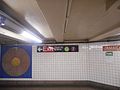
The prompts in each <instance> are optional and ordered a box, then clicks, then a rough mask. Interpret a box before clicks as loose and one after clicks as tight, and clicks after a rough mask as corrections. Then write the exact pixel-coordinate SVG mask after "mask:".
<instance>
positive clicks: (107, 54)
mask: <svg viewBox="0 0 120 90" xmlns="http://www.w3.org/2000/svg"><path fill="white" fill-rule="evenodd" d="M105 56H113V52H106V53H105Z"/></svg>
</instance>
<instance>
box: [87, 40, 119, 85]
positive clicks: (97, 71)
mask: <svg viewBox="0 0 120 90" xmlns="http://www.w3.org/2000/svg"><path fill="white" fill-rule="evenodd" d="M116 44H119V45H120V42H111V43H91V44H89V55H88V59H87V62H89V68H88V70H89V76H88V78H89V80H91V81H96V82H101V83H105V84H109V85H115V86H120V52H119V51H115V52H113V56H105V51H102V46H104V45H116ZM93 46H95V47H94V48H93ZM90 47H92V48H90Z"/></svg>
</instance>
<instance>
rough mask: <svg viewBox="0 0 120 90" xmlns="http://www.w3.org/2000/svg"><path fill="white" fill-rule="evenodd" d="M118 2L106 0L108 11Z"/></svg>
mask: <svg viewBox="0 0 120 90" xmlns="http://www.w3.org/2000/svg"><path fill="white" fill-rule="evenodd" d="M116 1H118V0H106V11H107V10H108V9H109V8H110V7H111V6H112V5H113V4H114V3H115V2H116Z"/></svg>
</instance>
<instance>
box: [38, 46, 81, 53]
mask: <svg viewBox="0 0 120 90" xmlns="http://www.w3.org/2000/svg"><path fill="white" fill-rule="evenodd" d="M78 51H79V48H78V45H43V46H37V52H78Z"/></svg>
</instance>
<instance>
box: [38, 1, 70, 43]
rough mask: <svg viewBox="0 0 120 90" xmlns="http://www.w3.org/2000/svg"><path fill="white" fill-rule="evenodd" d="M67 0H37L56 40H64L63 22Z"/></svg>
mask: <svg viewBox="0 0 120 90" xmlns="http://www.w3.org/2000/svg"><path fill="white" fill-rule="evenodd" d="M67 1H68V0H37V2H38V5H39V6H40V9H41V10H42V12H43V14H44V16H45V18H46V20H47V22H48V24H49V26H50V28H51V30H52V33H53V36H54V37H55V39H56V41H58V42H63V40H64V37H63V35H64V24H65V18H66V10H67V3H68V2H67Z"/></svg>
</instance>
